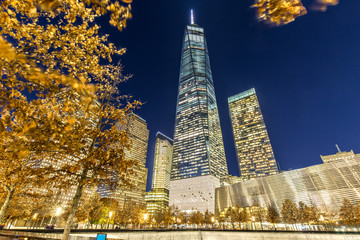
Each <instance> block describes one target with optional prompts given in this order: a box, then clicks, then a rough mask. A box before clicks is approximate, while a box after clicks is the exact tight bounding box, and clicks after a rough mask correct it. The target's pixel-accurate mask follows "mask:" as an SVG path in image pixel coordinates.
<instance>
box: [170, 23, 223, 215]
mask: <svg viewBox="0 0 360 240" xmlns="http://www.w3.org/2000/svg"><path fill="white" fill-rule="evenodd" d="M227 174H228V170H227V165H226V159H225V151H224V144H223V139H222V133H221V127H220V120H219V113H218V108H217V103H216V98H215V91H214V83H213V79H212V73H211V68H210V58H209V53H208V48H207V43H206V40H205V35H204V29H203V28H201V27H199V26H198V25H196V24H195V23H194V21H193V18H192V22H191V24H190V25H188V26H187V27H186V29H185V36H184V42H183V50H182V59H181V67H180V79H179V90H178V99H177V108H176V120H175V134H174V154H173V163H172V169H171V183H170V205H172V204H174V205H176V206H178V207H179V208H180V209H182V210H190V209H192V208H196V209H198V210H200V211H206V210H207V209H208V210H210V211H213V210H214V206H213V204H214V203H213V202H214V199H213V196H214V194H215V192H214V188H215V186H218V185H219V184H220V180H219V179H220V178H222V177H224V176H226V175H227ZM204 184H205V185H204ZM205 186H206V187H205ZM205 188H206V189H207V190H205Z"/></svg>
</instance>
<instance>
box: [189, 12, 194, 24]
mask: <svg viewBox="0 0 360 240" xmlns="http://www.w3.org/2000/svg"><path fill="white" fill-rule="evenodd" d="M190 23H191V24H195V17H194V10H193V9H191V17H190Z"/></svg>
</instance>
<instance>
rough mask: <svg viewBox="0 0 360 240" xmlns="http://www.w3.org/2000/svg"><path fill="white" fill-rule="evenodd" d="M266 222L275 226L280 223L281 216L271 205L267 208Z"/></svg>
mask: <svg viewBox="0 0 360 240" xmlns="http://www.w3.org/2000/svg"><path fill="white" fill-rule="evenodd" d="M266 220H267V221H268V222H270V223H272V224H273V225H274V226H275V223H279V222H280V215H279V212H278V211H277V209H276V207H275V206H274V205H269V206H268V207H267V215H266Z"/></svg>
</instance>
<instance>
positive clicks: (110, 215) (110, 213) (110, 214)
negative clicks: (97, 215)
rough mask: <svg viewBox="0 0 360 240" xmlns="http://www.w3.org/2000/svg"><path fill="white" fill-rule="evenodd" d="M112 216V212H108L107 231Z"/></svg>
mask: <svg viewBox="0 0 360 240" xmlns="http://www.w3.org/2000/svg"><path fill="white" fill-rule="evenodd" d="M112 215H113V212H109V219H108V224H107V229H109V224H110V219H111V217H112Z"/></svg>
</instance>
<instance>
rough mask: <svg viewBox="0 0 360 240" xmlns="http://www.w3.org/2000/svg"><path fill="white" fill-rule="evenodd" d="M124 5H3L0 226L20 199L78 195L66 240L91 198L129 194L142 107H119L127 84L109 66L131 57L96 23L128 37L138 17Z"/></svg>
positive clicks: (75, 1)
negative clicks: (120, 189)
mask: <svg viewBox="0 0 360 240" xmlns="http://www.w3.org/2000/svg"><path fill="white" fill-rule="evenodd" d="M123 2H124V3H119V2H117V1H102V0H101V1H100V0H64V1H55V0H47V1H37V0H26V1H21V2H20V1H17V0H5V1H2V2H1V11H0V49H1V53H0V67H1V75H2V78H1V83H0V87H1V91H0V101H1V106H2V107H1V109H0V111H1V112H0V116H1V119H0V139H1V148H0V159H1V163H0V164H1V166H0V167H1V169H2V170H1V172H0V183H1V186H2V187H4V189H5V190H6V191H7V193H8V194H7V198H6V200H5V202H4V204H3V205H2V208H1V210H0V221H1V219H2V218H3V216H4V214H5V212H6V210H7V208H8V206H9V205H10V202H11V199H12V198H13V197H14V195H16V194H17V193H18V192H19V191H20V190H21V191H23V189H29V188H32V187H34V185H35V184H36V183H39V185H40V187H44V186H47V184H44V183H45V182H47V183H54V184H55V183H56V184H59V185H58V186H56V187H57V188H61V187H64V186H73V187H74V188H75V194H74V198H73V199H72V202H71V204H70V211H69V217H68V219H67V224H66V227H65V230H64V235H63V239H67V238H68V235H69V232H70V228H71V226H72V224H73V221H74V216H75V214H76V210H77V208H78V206H79V202H80V199H81V196H82V194H83V189H84V188H86V187H88V186H89V185H93V186H95V185H97V184H100V183H102V184H106V185H108V186H110V187H113V186H114V185H116V184H119V183H120V184H125V185H127V184H128V181H127V177H128V174H129V173H130V172H129V171H128V169H129V167H131V166H132V165H133V164H135V161H134V160H131V159H125V153H124V152H125V150H126V149H127V148H129V147H130V141H129V138H128V134H127V131H126V126H127V123H128V121H127V120H128V116H129V115H130V114H131V111H132V110H133V109H134V106H135V105H136V103H135V105H132V104H128V105H125V106H122V107H121V106H120V101H121V99H123V98H121V95H120V94H119V91H118V88H117V87H118V85H119V83H120V82H122V81H123V80H125V79H126V77H124V76H122V75H121V66H119V65H112V64H111V61H112V57H113V56H114V55H115V54H120V55H121V54H123V53H124V52H125V50H124V49H118V48H116V47H115V46H114V44H112V43H109V42H108V39H107V35H100V34H99V28H100V27H99V26H98V25H97V24H96V23H95V19H96V18H97V17H99V16H101V15H105V14H108V15H107V16H109V18H110V20H109V23H110V24H111V25H114V26H115V27H117V28H118V29H120V30H121V29H122V28H123V27H125V26H126V20H127V19H128V18H130V17H131V14H130V9H131V8H130V5H128V4H129V3H130V2H131V0H123ZM120 107H121V108H120ZM41 159H42V160H43V161H44V163H43V162H41ZM50 162H51V164H50ZM44 170H46V171H44ZM47 173H50V175H49V174H48V175H47V176H50V178H49V179H45V177H44V179H42V178H41V177H42V175H45V174H47ZM110 175H111V176H110ZM9 176H11V177H9ZM54 179H56V180H57V181H53V180H54ZM56 187H55V186H51V188H56Z"/></svg>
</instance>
